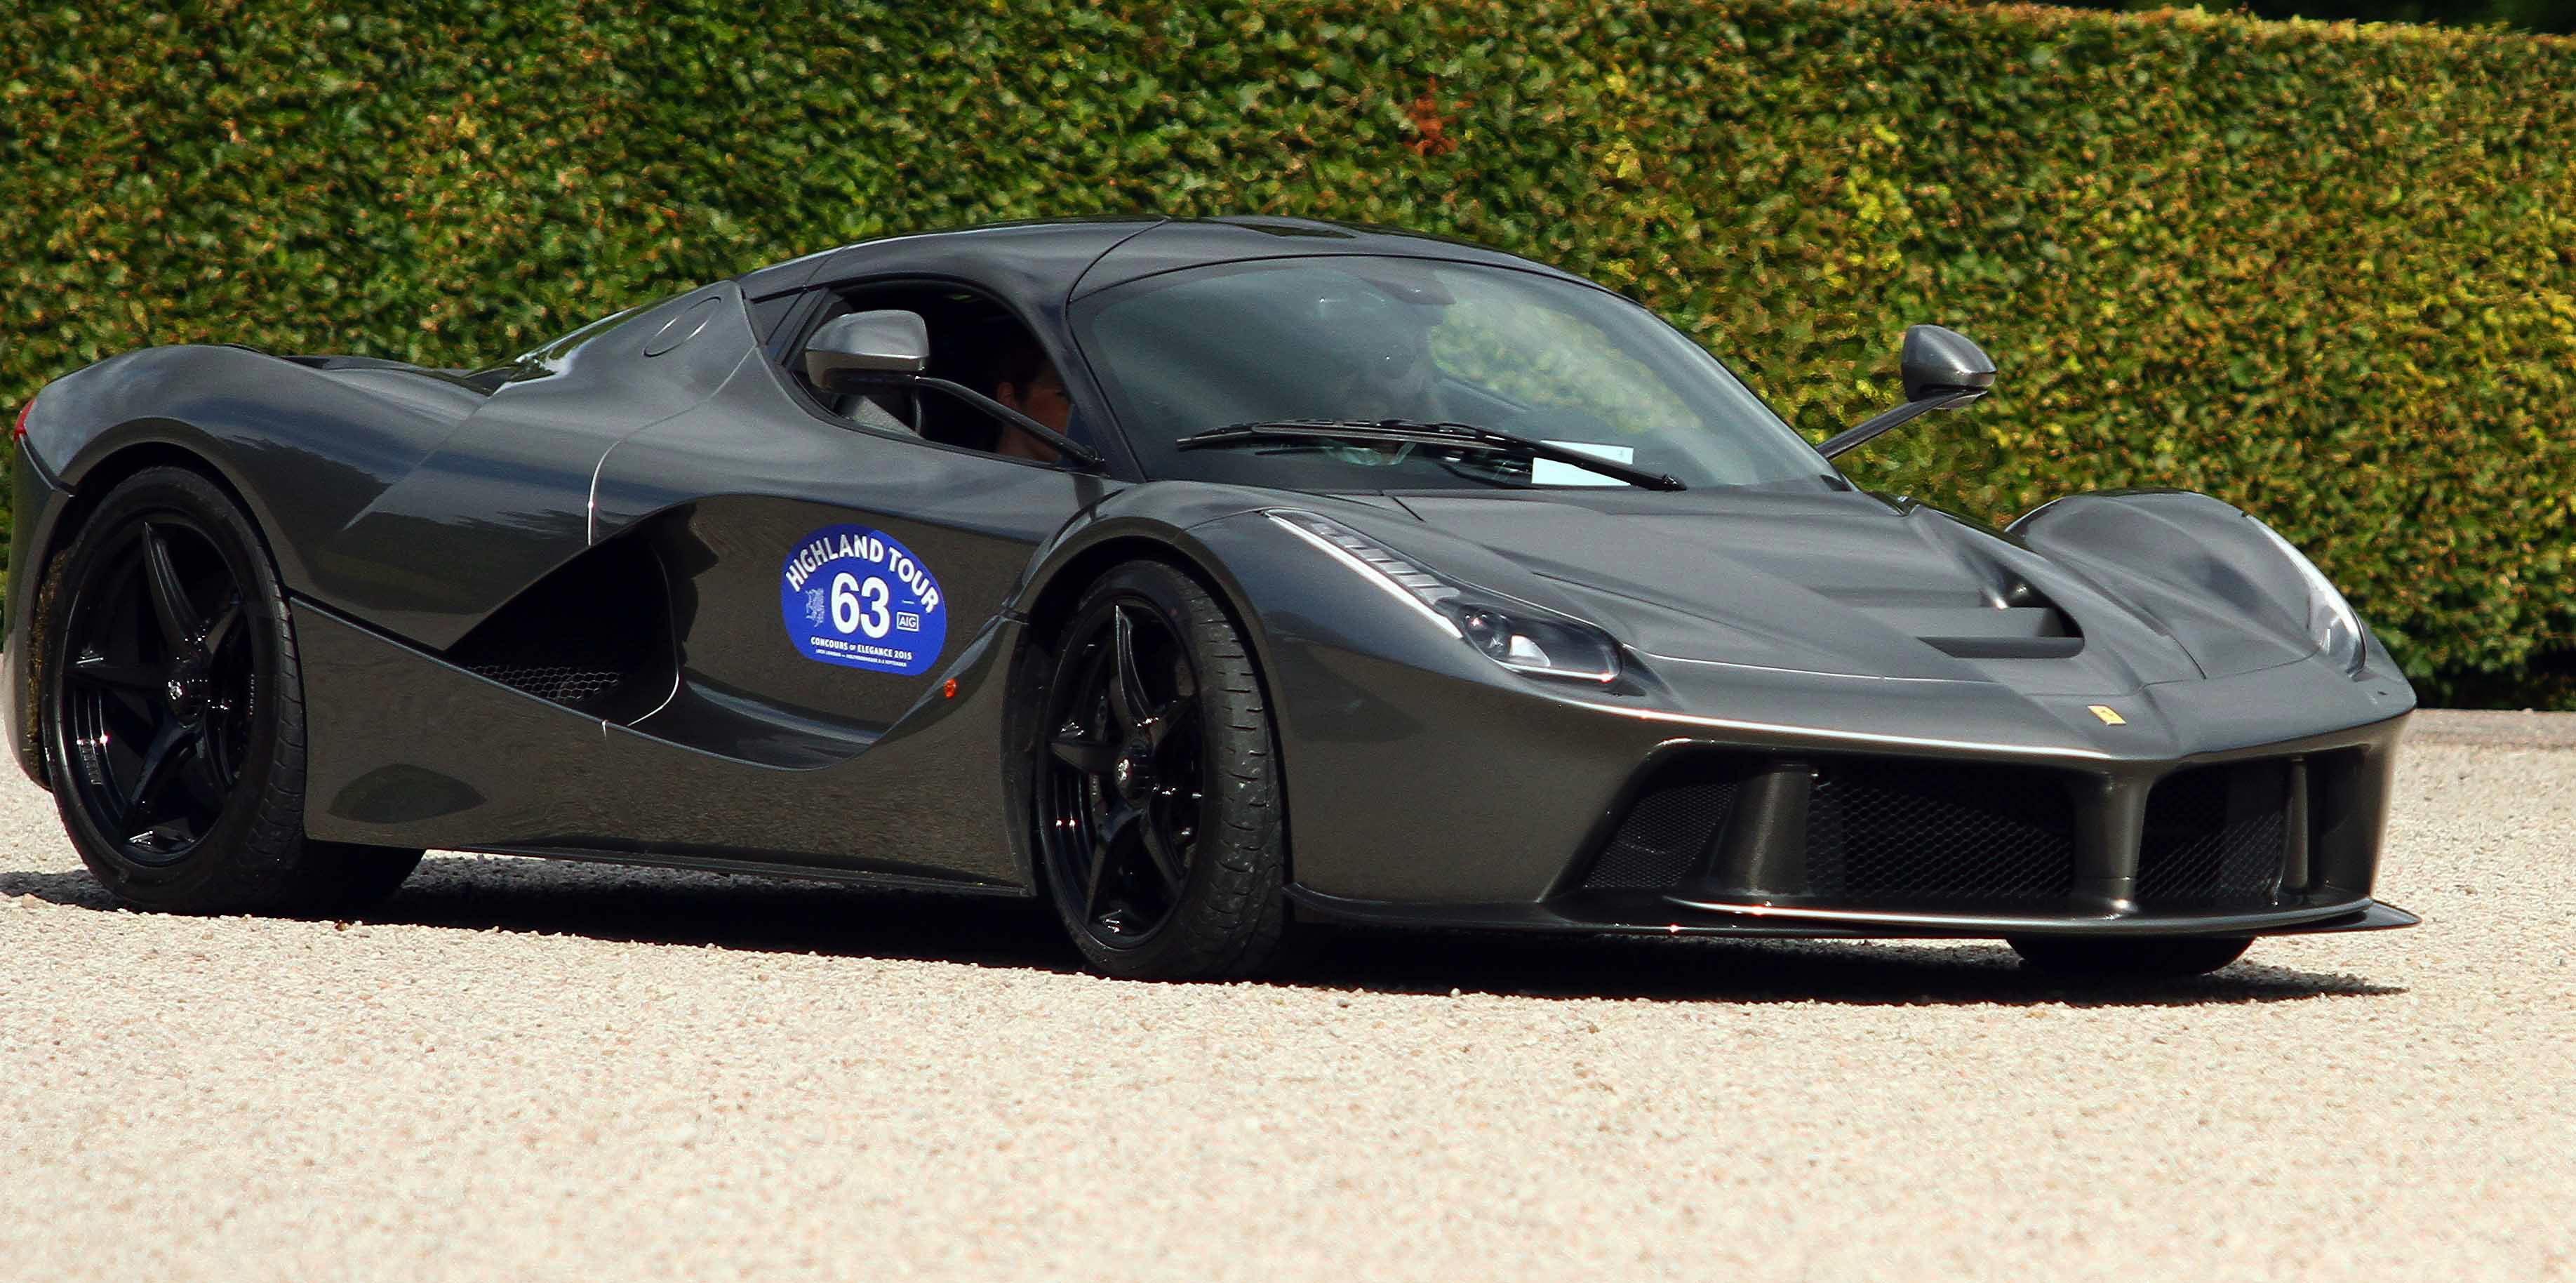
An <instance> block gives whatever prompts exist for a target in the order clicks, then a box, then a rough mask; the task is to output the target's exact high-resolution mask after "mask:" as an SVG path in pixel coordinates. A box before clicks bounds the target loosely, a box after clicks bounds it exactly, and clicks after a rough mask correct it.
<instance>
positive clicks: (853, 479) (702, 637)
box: [595, 362, 1114, 764]
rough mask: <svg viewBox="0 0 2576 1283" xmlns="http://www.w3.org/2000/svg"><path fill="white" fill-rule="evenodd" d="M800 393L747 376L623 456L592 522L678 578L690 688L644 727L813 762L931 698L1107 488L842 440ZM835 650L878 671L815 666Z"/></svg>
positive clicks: (892, 440)
mask: <svg viewBox="0 0 2576 1283" xmlns="http://www.w3.org/2000/svg"><path fill="white" fill-rule="evenodd" d="M792 397H793V394H792V393H791V392H790V391H789V390H788V389H787V387H786V386H785V385H784V383H783V382H782V381H781V380H780V379H779V378H778V376H777V375H776V374H775V373H774V372H772V371H771V370H770V369H769V367H768V366H767V364H766V363H765V362H755V363H753V364H751V365H748V366H746V367H745V368H744V369H742V370H741V371H739V372H738V373H737V375H736V377H735V378H734V380H733V381H732V382H731V383H729V384H728V385H727V387H726V388H725V390H724V391H723V392H722V393H720V394H719V395H718V396H717V397H715V398H714V399H713V400H711V401H709V402H708V403H707V404H705V405H703V406H701V407H699V408H698V409H696V410H692V411H690V412H688V413H686V414H682V415H678V416H675V417H673V418H671V419H668V420H665V421H663V422H661V423H658V424H655V425H654V426H653V427H651V428H649V429H647V430H645V431H643V432H640V433H637V434H635V435H634V436H632V437H629V438H627V439H626V440H624V441H623V442H620V443H619V444H618V445H617V446H616V448H615V449H613V450H612V451H611V452H610V453H609V455H608V457H607V459H606V460H605V461H604V462H603V463H602V465H601V468H600V475H599V484H598V492H597V508H596V518H595V520H596V524H597V537H598V538H601V539H607V538H613V537H617V536H618V535H619V534H620V533H621V532H623V531H626V530H628V529H629V528H630V527H640V529H638V530H637V533H639V534H642V535H643V536H644V537H646V538H650V539H652V540H653V541H654V542H655V545H656V547H657V548H659V549H660V550H661V551H662V553H663V564H664V567H665V570H666V573H667V574H668V575H669V576H670V581H671V589H672V613H673V616H674V628H675V630H676V633H677V640H678V643H679V650H680V667H681V685H682V687H683V692H682V695H681V697H680V698H677V699H675V700H674V701H673V703H672V705H671V706H669V707H668V708H666V709H665V710H663V711H662V712H660V713H657V714H655V715H654V716H653V717H650V718H647V719H645V720H643V721H640V722H638V723H636V729H637V730H640V731H643V732H645V733H647V734H658V735H665V736H667V737H669V738H674V739H679V740H681V741H682V742H688V743H696V744H700V745H701V746H703V747H707V748H709V749H711V750H713V751H718V752H725V751H728V749H727V747H725V746H724V745H721V744H719V743H716V742H713V741H712V740H711V739H710V737H712V736H718V734H719V732H718V731H716V730H715V729H714V728H716V727H718V726H720V725H724V724H727V723H728V722H730V724H731V725H732V727H733V729H732V730H731V731H729V732H724V733H723V734H724V735H727V736H730V737H732V751H736V752H739V753H740V754H741V755H744V756H750V757H754V758H755V759H761V760H778V761H780V762H782V763H783V764H784V763H791V762H792V763H795V764H808V763H809V762H810V760H811V759H813V758H816V757H820V758H824V759H828V758H830V757H833V756H837V755H846V754H849V753H855V752H857V751H858V750H859V749H861V748H863V747H865V746H866V745H867V744H868V743H869V742H871V741H872V740H873V739H874V738H875V737H876V736H878V735H881V734H882V733H883V732H884V731H885V730H886V729H887V728H888V727H890V726H892V725H893V724H894V723H895V721H896V720H897V719H899V718H901V717H902V716H903V714H904V713H905V711H906V710H908V709H910V708H912V707H913V706H914V704H916V703H917V702H918V701H920V700H922V699H923V698H924V697H925V696H926V695H927V694H928V693H929V692H931V691H932V690H934V689H936V688H939V687H940V686H941V684H942V682H943V681H944V680H945V679H946V677H948V676H949V675H951V670H952V669H953V667H954V666H955V664H956V663H957V661H958V659H959V658H960V657H961V656H963V655H965V654H966V653H967V651H968V650H969V648H970V647H971V646H972V645H973V643H974V642H975V641H976V639H977V638H979V637H981V636H982V635H984V634H985V633H986V631H987V630H988V629H989V628H990V627H991V625H992V624H993V622H994V621H995V619H996V618H997V617H998V615H999V614H1000V612H1001V610H1002V608H1003V606H1004V604H1005V603H1007V602H1008V601H1009V600H1010V598H1011V595H1012V591H1013V589H1014V588H1015V587H1016V586H1017V585H1018V584H1019V582H1020V580H1021V578H1022V576H1023V575H1024V574H1025V572H1026V571H1027V569H1028V566H1029V564H1030V562H1031V560H1032V558H1033V557H1034V555H1035V552H1036V549H1037V547H1038V545H1039V544H1040V543H1041V542H1043V541H1045V540H1047V539H1048V538H1050V537H1051V536H1053V535H1054V534H1055V533H1056V532H1057V531H1059V530H1061V529H1062V528H1063V527H1064V526H1065V524H1066V523H1067V522H1068V521H1070V520H1071V519H1072V518H1073V517H1074V515H1075V514H1076V513H1077V512H1079V511H1081V510H1082V509H1084V508H1085V507H1087V506H1089V505H1091V504H1094V503H1097V502H1098V501H1099V499H1100V498H1101V497H1102V496H1103V495H1104V494H1105V493H1106V492H1107V489H1108V488H1109V487H1110V486H1111V485H1113V484H1114V483H1110V482H1106V481H1104V480H1102V479H1100V478H1098V477H1093V476H1084V475H1078V474H1074V473H1068V472H1064V471H1060V470H1058V469H1055V468H1050V467H1041V466H1037V465H1034V464H1029V463H1025V462H1019V461H1014V460H1009V459H1002V458H997V457H994V456H990V455H984V454H978V453H974V452H969V451H962V450H951V449H944V448H941V447H937V446H932V445H928V444H925V443H923V442H921V441H919V440H915V439H912V438H908V437H896V436H892V435H886V434H879V433H876V432H871V431H866V430H861V429H856V428H848V427H842V426H839V425H837V424H835V423H832V422H828V421H826V420H824V419H822V418H819V417H817V416H815V415H814V414H811V413H809V412H808V411H806V410H805V409H804V408H803V407H802V406H801V405H800V404H798V403H797V402H796V401H795V400H793V399H792ZM870 536H873V538H871V537H870ZM818 541H819V544H820V547H819V548H818ZM800 554H801V555H800ZM791 558H795V559H796V561H795V563H794V564H791ZM933 592H935V604H931V605H925V603H926V602H927V600H928V599H927V598H926V597H925V594H927V593H933ZM905 614H916V615H920V616H923V618H921V619H920V620H919V621H917V626H914V627H906V626H905V623H904V620H903V618H902V617H903V616H904V615H905ZM932 616H935V618H934V617H932ZM800 641H802V642H804V643H805V645H803V646H801V647H800V645H799V642H800ZM835 644H838V645H841V646H845V647H849V648H853V649H850V650H847V651H845V652H844V653H847V654H849V655H851V656H853V657H856V658H859V659H861V660H862V661H865V660H868V659H871V658H874V659H877V660H878V661H879V662H855V663H854V662H847V661H835V660H832V659H829V658H818V657H817V654H818V652H821V651H824V650H827V649H828V648H830V647H831V646H833V645H835ZM871 651H882V652H891V654H890V655H885V656H872V655H871V654H870V652H871ZM906 652H909V653H908V654H907V653H906ZM895 655H901V656H903V659H902V661H901V662H897V661H896V660H895V659H894V658H893V656H895ZM761 723H767V725H760V724H761Z"/></svg>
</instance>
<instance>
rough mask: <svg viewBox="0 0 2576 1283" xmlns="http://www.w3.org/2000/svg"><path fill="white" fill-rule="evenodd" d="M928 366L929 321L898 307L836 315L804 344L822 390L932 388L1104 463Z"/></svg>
mask: <svg viewBox="0 0 2576 1283" xmlns="http://www.w3.org/2000/svg"><path fill="white" fill-rule="evenodd" d="M928 368H930V325H929V323H928V322H926V321H924V320H922V319H921V314H920V313H918V312H907V311H903V310H901V309H898V308H888V309H884V310H881V311H874V312H852V313H850V314H849V315H848V316H837V317H834V318H832V319H831V320H829V321H826V322H824V323H823V328H821V329H819V330H816V331H814V337H813V338H812V339H810V340H808V341H807V342H806V344H805V377H806V378H807V379H809V380H811V381H812V382H813V384H814V386H816V387H818V388H822V389H824V390H826V391H830V392H854V391H858V390H860V389H863V388H883V387H896V388H928V389H930V390H932V391H935V392H940V393H943V394H945V395H948V396H952V397H955V398H957V399H958V400H960V401H963V402H965V403H966V404H968V405H971V406H973V407H975V408H976V409H978V410H981V411H983V412H984V413H986V414H989V415H991V416H993V417H994V418H997V419H1000V420H1001V421H1002V422H1004V423H1007V424H1009V425H1011V426H1012V427H1015V428H1018V429H1019V430H1020V431H1022V432H1025V433H1028V434H1029V435H1030V436H1033V437H1036V438H1037V439H1038V440H1040V441H1044V442H1046V443H1047V444H1048V445H1051V446H1054V447H1055V448H1056V452H1057V453H1058V454H1060V455H1062V456H1064V457H1065V458H1067V459H1071V460H1073V461H1074V462H1076V463H1079V464H1081V465H1082V466H1084V467H1086V468H1097V467H1099V466H1101V464H1102V462H1103V460H1102V459H1101V457H1100V452H1099V451H1097V450H1094V449H1092V448H1091V447H1090V446H1087V445H1084V444H1083V443H1081V442H1079V441H1076V440H1074V439H1073V438H1071V437H1068V436H1066V435H1065V434H1063V433H1061V432H1058V431H1056V430H1055V429H1053V428H1050V427H1048V426H1047V425H1045V424H1043V423H1040V422H1038V421H1037V420H1035V419H1032V418H1030V417H1029V416H1027V415H1025V414H1022V413H1020V412H1019V411H1017V410H1014V409H1012V408H1011V407H1009V406H1007V405H1004V404H1002V403H1001V402H999V401H996V400H994V399H993V398H991V397H988V396H986V395H984V394H983V393H981V392H978V391H976V390H975V389H973V388H970V387H967V386H966V385H965V384H963V383H956V382H952V381H950V380H947V379H941V378H934V377H932V376H930V375H927V374H924V373H922V371H923V370H926V369H928Z"/></svg>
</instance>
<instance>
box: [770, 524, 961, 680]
mask: <svg viewBox="0 0 2576 1283" xmlns="http://www.w3.org/2000/svg"><path fill="white" fill-rule="evenodd" d="M947 604H948V603H947V600H946V599H945V598H943V597H941V596H940V593H939V581H938V580H937V579H935V578H933V577H931V574H930V568H929V567H928V566H925V565H922V564H921V560H920V559H919V558H917V557H915V556H913V555H912V550H911V549H908V548H906V547H904V546H903V545H902V544H899V543H896V542H895V541H894V540H892V539H889V538H887V537H885V536H884V535H882V534H879V533H878V532H876V531H874V530H870V529H868V528H867V527H865V526H825V527H824V528H822V529H820V530H817V531H815V532H814V533H812V534H810V535H807V536H805V537H804V538H803V539H799V540H797V541H796V551H794V552H792V553H789V554H788V555H787V564H786V566H785V567H784V568H782V569H781V570H780V572H779V579H778V610H779V614H780V615H781V616H782V617H783V618H785V619H786V621H787V640H789V641H791V642H793V643H795V645H796V649H797V650H798V651H799V652H801V653H803V654H804V656H805V657H806V658H807V659H819V660H822V661H823V662H824V663H827V664H847V665H849V666H850V667H852V668H873V669H876V670H877V671H879V672H885V673H902V674H905V675H907V676H910V675H913V674H917V673H921V672H924V671H926V670H927V669H929V667H930V666H931V665H932V664H935V663H937V662H939V647H940V644H941V643H943V642H945V641H947V640H948V611H947Z"/></svg>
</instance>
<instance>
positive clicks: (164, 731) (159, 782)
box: [123, 721, 197, 824]
mask: <svg viewBox="0 0 2576 1283" xmlns="http://www.w3.org/2000/svg"><path fill="white" fill-rule="evenodd" d="M196 739H197V737H196V733H195V732H194V731H192V730H190V729H189V728H187V727H185V726H182V725H180V724H179V723H177V722H175V721H174V722H164V723H162V724H161V729H160V731H159V732H158V733H157V734H155V735H154V736H153V737H152V746H151V747H150V748H147V749H145V750H143V764H142V765H141V766H140V767H137V768H136V769H135V772H134V782H133V784H131V785H129V786H128V787H127V788H126V790H125V799H124V802H125V809H124V817H123V818H124V822H125V823H127V824H132V823H133V822H134V819H135V816H136V815H137V814H139V813H140V812H141V811H142V810H143V808H144V807H145V806H147V805H149V804H150V803H151V802H152V801H153V799H155V798H157V797H159V796H160V795H161V791H162V790H163V789H166V788H168V787H169V786H170V781H171V780H172V779H174V778H176V777H177V775H178V771H177V770H176V769H175V768H177V767H178V766H179V765H180V760H181V759H182V758H183V757H184V756H186V754H187V753H188V751H189V750H190V749H191V748H192V747H193V746H194V745H195V744H196Z"/></svg>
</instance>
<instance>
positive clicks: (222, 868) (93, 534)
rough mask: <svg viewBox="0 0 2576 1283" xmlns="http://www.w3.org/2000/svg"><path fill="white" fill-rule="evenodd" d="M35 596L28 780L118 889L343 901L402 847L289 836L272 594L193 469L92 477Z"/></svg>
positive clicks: (409, 855)
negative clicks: (69, 533) (35, 732)
mask: <svg viewBox="0 0 2576 1283" xmlns="http://www.w3.org/2000/svg"><path fill="white" fill-rule="evenodd" d="M38 611H39V614H40V620H39V624H38V629H37V632H36V636H37V637H38V638H40V639H41V642H40V644H41V647H42V649H41V651H40V653H39V656H38V665H39V671H40V680H41V686H40V691H41V701H42V702H41V714H42V717H43V728H42V729H43V743H44V751H45V764H46V779H47V781H48V782H49V783H50V784H51V785H52V787H53V790H54V798H55V804H56V806H57V807H58V808H59V809H60V811H61V812H62V818H63V828H64V830H65V831H66V832H67V833H69V834H70V836H71V839H72V845H73V846H74V847H75V848H76V849H78V851H79V852H80V856H81V860H82V862H83V863H85V864H87V865H88V866H89V868H90V871H91V872H92V873H93V874H95V875H96V876H97V877H98V879H99V882H100V883H101V884H102V885H104V886H105V887H106V888H107V889H108V891H109V892H110V893H112V894H114V895H115V896H116V897H117V899H118V900H120V901H122V902H124V903H126V904H129V905H133V906H135V907H137V908H145V909H164V910H172V911H178V912H190V913H207V912H233V911H240V910H251V909H281V910H300V911H328V910H336V909H350V908H357V907H363V906H365V905H367V904H370V903H373V902H375V901H377V900H381V899H383V898H384V897H386V896H389V895H391V894H393V892H394V889H395V888H396V887H398V886H399V885H400V884H401V883H402V880H403V879H404V878H405V877H406V876H408V875H409V874H410V872H411V871H412V869H413V868H414V867H415V866H417V865H418V864H419V863H420V856H421V853H420V852H419V851H416V850H397V849H391V848H384V847H373V846H360V845H354V844H348V843H338V842H317V841H313V840H311V839H309V838H307V837H306V836H305V835H304V829H303V813H304V708H303V682H302V677H301V673H300V670H299V669H298V668H297V665H296V653H295V636H294V632H293V630H292V628H291V627H290V626H289V622H288V618H287V612H286V602H285V597H284V595H283V593H282V592H281V591H280V589H279V585H278V581H277V573H276V571H275V569H274V568H273V567H272V566H271V565H270V563H269V560H268V554H267V552H266V549H265V547H264V545H263V544H262V542H261V541H260V538H259V534H258V531H257V530H256V529H255V528H253V527H252V526H251V524H250V522H249V519H248V518H247V517H245V516H244V515H243V514H242V512H241V511H240V509H239V508H237V507H236V506H235V505H234V504H233V501H232V499H231V497H230V496H228V495H226V494H225V493H224V492H223V491H222V490H220V489H218V488H217V487H216V486H215V485H214V484H213V483H212V482H210V481H208V480H207V479H206V478H204V477H202V476H199V475H198V474H196V473H194V472H190V471H187V470H184V469H179V468H152V469H148V470H146V471H143V472H140V473H137V474H136V475H135V476H133V477H132V478H130V479H128V480H127V481H126V482H124V483H123V484H122V485H119V486H117V487H116V488H115V489H114V490H112V491H110V492H109V493H108V495H107V497H106V499H104V500H103V501H101V503H100V504H99V506H98V508H97V509H96V510H95V511H94V512H92V513H90V514H89V515H88V517H87V519H86V520H85V521H83V523H82V525H81V527H80V530H79V532H78V534H77V537H76V538H75V539H74V540H73V542H72V545H71V547H70V549H69V550H68V551H66V552H65V553H64V554H63V555H62V556H61V557H60V558H58V559H56V560H55V561H54V563H53V564H52V566H51V567H49V573H48V574H47V576H46V580H45V584H44V587H43V589H42V590H41V592H40V595H39V600H38Z"/></svg>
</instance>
